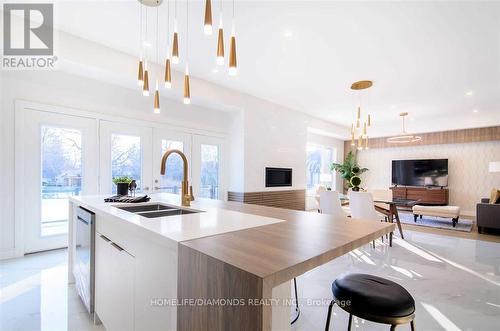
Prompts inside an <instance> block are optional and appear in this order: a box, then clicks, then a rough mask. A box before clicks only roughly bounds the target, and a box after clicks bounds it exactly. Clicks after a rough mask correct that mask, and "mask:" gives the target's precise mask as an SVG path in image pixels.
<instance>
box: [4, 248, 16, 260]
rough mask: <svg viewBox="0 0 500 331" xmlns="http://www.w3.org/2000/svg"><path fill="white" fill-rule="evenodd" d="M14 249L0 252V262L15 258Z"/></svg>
mask: <svg viewBox="0 0 500 331" xmlns="http://www.w3.org/2000/svg"><path fill="white" fill-rule="evenodd" d="M16 257H17V255H16V249H15V248H7V249H1V250H0V260H7V259H13V258H16Z"/></svg>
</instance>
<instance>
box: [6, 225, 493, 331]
mask: <svg viewBox="0 0 500 331" xmlns="http://www.w3.org/2000/svg"><path fill="white" fill-rule="evenodd" d="M405 237H406V240H405V241H403V240H401V239H398V238H395V241H394V245H393V247H392V248H390V247H388V246H387V244H386V243H384V244H383V243H381V242H377V246H376V248H375V249H373V248H371V246H368V245H366V246H364V247H362V248H360V249H358V250H355V251H353V252H351V253H349V254H346V255H344V256H342V257H340V258H337V259H335V260H334V261H331V262H330V263H328V264H325V265H324V266H322V267H319V268H316V269H314V270H312V271H310V272H308V273H307V274H305V275H302V276H301V277H299V278H298V290H299V301H300V304H301V311H302V313H301V316H300V318H299V320H298V321H297V323H296V324H294V325H293V326H292V330H322V329H324V323H325V318H326V310H327V307H326V306H324V305H321V303H324V304H327V303H328V300H329V299H330V298H331V294H330V284H331V282H332V280H333V279H335V277H336V276H338V275H340V274H341V273H343V272H365V273H371V274H376V275H379V276H383V277H387V278H389V279H392V280H394V281H396V282H398V283H400V284H401V285H403V286H404V287H405V288H406V289H407V290H408V291H409V292H410V293H412V294H413V296H414V297H415V300H416V302H417V312H416V314H417V318H416V326H417V330H422V331H432V330H463V331H465V330H499V325H500V243H494V242H486V241H479V240H471V239H463V238H457V237H450V236H443V235H438V234H431V233H422V232H416V231H405ZM66 263H67V262H66V251H65V250H58V251H52V252H45V253H39V254H32V255H28V256H26V257H24V258H21V259H12V260H4V261H0V288H1V294H0V330H2V331H3V330H46V331H59V330H61V331H62V330H85V331H86V330H103V329H104V328H103V327H102V326H94V325H93V324H92V322H91V321H90V318H89V317H88V315H87V313H86V311H85V308H84V307H83V305H82V304H81V303H80V301H79V298H78V296H77V295H76V292H75V289H74V286H67V284H66V275H67V265H66ZM308 299H309V300H308ZM312 299H314V300H313V301H314V302H318V301H319V302H320V305H316V304H311V300H312ZM334 313H335V315H334V316H333V319H332V324H331V327H330V330H346V328H347V317H348V315H347V314H346V313H345V312H343V311H341V310H340V309H339V308H338V307H336V308H335V309H334ZM388 329H389V328H388V327H387V326H383V325H380V324H374V323H370V322H367V321H362V320H360V319H354V324H353V330H388ZM398 330H409V327H408V326H406V325H404V326H401V327H398Z"/></svg>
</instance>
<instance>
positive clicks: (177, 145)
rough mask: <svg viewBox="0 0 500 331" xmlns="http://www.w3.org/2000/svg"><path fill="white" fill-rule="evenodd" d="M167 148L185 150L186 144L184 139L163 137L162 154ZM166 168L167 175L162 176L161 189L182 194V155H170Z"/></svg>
mask: <svg viewBox="0 0 500 331" xmlns="http://www.w3.org/2000/svg"><path fill="white" fill-rule="evenodd" d="M167 149H178V150H180V151H182V152H184V144H183V143H182V141H174V140H166V139H162V141H161V154H162V155H163V154H164V153H165V152H166V151H167ZM165 169H166V171H165V175H163V176H161V177H160V190H162V191H164V192H169V193H175V194H180V191H181V183H182V176H183V164H182V159H181V157H180V156H179V155H177V154H172V155H170V156H169V158H168V160H167V164H166V168H165Z"/></svg>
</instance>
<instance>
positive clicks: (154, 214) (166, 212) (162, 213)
mask: <svg viewBox="0 0 500 331" xmlns="http://www.w3.org/2000/svg"><path fill="white" fill-rule="evenodd" d="M196 213H200V211H197V210H196V211H195V210H187V209H172V210H162V211H154V212H146V213H137V215H141V216H144V217H147V218H155V217H165V216H175V215H187V214H196Z"/></svg>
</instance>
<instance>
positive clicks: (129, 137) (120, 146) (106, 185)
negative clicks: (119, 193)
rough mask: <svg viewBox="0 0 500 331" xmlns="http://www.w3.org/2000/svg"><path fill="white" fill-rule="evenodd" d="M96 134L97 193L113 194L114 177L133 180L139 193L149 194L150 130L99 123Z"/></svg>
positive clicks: (151, 167) (112, 123) (151, 131)
mask: <svg viewBox="0 0 500 331" xmlns="http://www.w3.org/2000/svg"><path fill="white" fill-rule="evenodd" d="M99 130H100V137H99V143H100V148H99V150H100V193H101V194H114V193H116V186H115V185H114V184H113V178H118V177H129V178H131V179H134V180H135V181H136V182H137V192H139V193H149V192H151V190H152V169H153V166H152V141H153V129H152V128H149V127H142V126H135V125H130V124H124V123H118V122H110V121H104V120H101V121H100V124H99Z"/></svg>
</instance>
